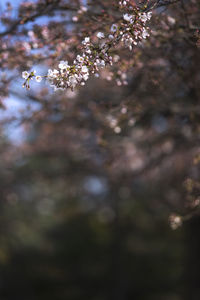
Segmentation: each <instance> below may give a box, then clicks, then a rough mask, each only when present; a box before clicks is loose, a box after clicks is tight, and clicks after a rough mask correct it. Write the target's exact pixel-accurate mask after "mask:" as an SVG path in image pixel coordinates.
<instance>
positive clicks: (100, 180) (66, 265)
mask: <svg viewBox="0 0 200 300" xmlns="http://www.w3.org/2000/svg"><path fill="white" fill-rule="evenodd" d="M37 2H38V3H39V4H40V5H41V4H43V5H44V7H45V5H46V6H47V7H49V5H50V7H49V10H47V11H46V10H44V11H43V10H42V9H41V6H38V7H39V8H38V7H37V8H35V7H34V8H31V6H30V7H29V10H28V12H27V10H26V9H25V8H26V7H25V6H24V7H23V6H22V7H21V8H20V12H21V14H22V16H23V14H24V15H25V16H26V17H27V14H28V17H30V15H31V12H34V13H35V9H41V11H40V13H41V16H43V17H44V16H47V17H48V18H47V21H48V20H49V18H50V20H51V17H52V14H53V17H55V16H57V14H58V12H57V11H56V10H55V11H54V10H52V11H51V9H54V6H52V7H51V3H54V2H55V1H37ZM57 2H58V3H57V4H59V3H61V4H62V5H63V3H65V4H70V3H69V2H68V1H57ZM78 2H79V1H74V2H73V5H75V6H76V5H78ZM33 3H35V2H34V1H33ZM49 3H50V4H49ZM181 3H182V4H180V3H178V4H177V5H174V6H170V7H167V8H166V7H164V9H163V8H162V9H160V8H158V9H157V10H155V12H154V18H153V21H152V23H151V29H152V35H151V37H150V39H149V40H148V41H147V42H146V43H145V45H141V46H140V47H138V48H137V49H135V50H134V51H135V52H134V53H128V54H127V52H126V51H124V50H120V55H121V60H120V62H119V66H120V70H123V72H125V71H126V69H127V67H129V69H128V79H127V80H128V85H127V86H117V85H116V83H115V82H114V80H113V81H106V80H104V79H91V80H90V81H89V82H88V84H87V86H86V87H83V88H81V89H80V90H79V91H75V92H74V93H72V92H70V91H65V92H61V91H57V92H55V93H54V92H52V91H51V90H50V89H49V88H48V87H47V85H46V84H44V85H42V86H41V87H40V88H39V87H38V85H37V86H36V85H34V86H33V89H31V90H30V91H24V90H22V89H21V80H19V78H18V77H19V75H18V74H19V72H21V71H22V70H24V69H26V68H27V67H28V65H29V66H30V61H32V62H31V64H32V65H31V66H35V65H36V66H39V67H38V68H40V70H41V69H42V68H43V69H45V68H46V67H47V66H51V65H52V64H53V63H55V64H56V62H55V55H57V57H59V59H66V58H67V59H68V55H71V54H68V53H67V54H65V52H66V51H64V50H62V51H63V52H62V51H61V50H60V49H57V48H56V47H58V46H59V45H60V44H59V43H60V40H62V39H63V41H64V42H65V38H66V37H68V35H70V34H72V33H73V34H74V32H76V33H77V40H74V41H73V42H74V43H75V44H73V45H75V46H71V44H72V43H70V47H71V48H75V51H76V43H77V44H78V42H80V41H79V40H78V38H79V33H80V30H82V29H80V27H81V26H82V27H81V28H86V29H87V30H89V28H90V29H91V27H90V26H91V23H90V22H91V20H89V21H88V18H87V15H86V17H85V19H84V16H81V17H80V22H78V23H77V24H75V25H74V24H73V23H72V24H71V26H72V27H69V22H68V23H67V26H66V27H63V26H64V25H65V24H63V22H61V19H60V15H59V14H58V16H59V18H58V19H57V20H56V21H54V22H55V23H51V25H49V26H48V29H49V30H50V33H49V35H50V37H52V39H53V40H52V41H51V43H50V42H49V41H46V43H47V44H48V43H49V47H50V50H51V51H50V52H51V53H52V57H50V56H49V54H48V55H46V57H45V55H44V57H43V58H41V57H40V56H38V53H36V54H35V52H34V49H32V50H33V51H32V50H30V52H29V53H27V52H26V51H24V49H23V47H22V46H23V45H18V46H17V45H16V43H15V41H16V40H17V38H19V39H22V41H23V42H24V40H23V39H24V34H25V35H26V34H27V32H28V31H30V27H26V26H21V27H20V26H19V28H18V27H17V29H16V28H15V29H14V30H13V31H12V32H11V33H6V34H4V35H3V34H2V35H1V36H0V38H1V46H2V49H1V50H2V51H0V55H1V56H0V70H1V82H0V85H1V92H0V96H1V102H2V108H1V114H2V117H1V134H0V193H1V194H0V195H1V197H0V299H2V300H13V299H20V300H27V299H28V300H40V299H41V300H45V299H48V300H51V299H52V300H65V299H69V300H79V299H81V300H84V299H87V300H90V299H91V300H106V299H108V300H122V299H123V300H132V299H137V300H182V299H184V300H186V299H187V300H198V299H200V282H199V281H200V276H199V275H200V274H199V270H200V260H199V253H200V238H199V229H200V218H199V201H200V198H199V196H200V183H199V173H200V170H199V163H200V157H199V153H200V147H199V139H200V121H199V120H200V105H199V100H200V92H199V82H200V81H199V79H200V72H199V70H200V68H199V67H200V52H199V46H198V41H199V35H198V30H197V29H198V28H199V11H200V7H199V3H198V1H195V0H191V1H182V2H181ZM3 4H4V3H3ZM52 5H53V4H52ZM59 5H60V4H59ZM101 5H102V6H103V7H104V9H105V11H106V9H108V13H110V12H111V8H112V1H102V3H100V4H99V2H98V1H97V2H95V3H94V1H88V7H89V13H91V14H95V13H96V12H97V15H98V17H99V18H101V17H102V16H101V15H100V16H99V6H101ZM73 8H74V6H73ZM32 9H33V11H32ZM113 9H114V8H113ZM58 11H59V9H58ZM61 12H62V17H66V18H68V19H67V20H68V21H69V20H71V19H70V18H69V16H71V15H73V14H74V9H73V10H72V11H70V10H69V12H66V11H65V10H63V11H62V10H61ZM14 13H15V18H16V16H17V17H18V18H19V19H20V18H21V15H20V14H19V15H18V14H17V8H15V10H14ZM59 13H60V12H59ZM9 18H10V17H9ZM9 18H8V20H6V22H7V23H8V25H6V24H7V23H6V22H5V20H4V18H3V17H2V18H1V21H2V22H4V25H3V26H4V27H5V28H6V26H7V27H8V28H10V27H9V26H11V25H12V22H11V24H10V23H9ZM23 20H24V19H23ZM45 20H46V19H45ZM93 21H94V20H93ZM36 22H37V19H36ZM40 22H41V24H40ZM40 22H38V23H37V26H36V25H35V24H34V23H33V27H31V29H33V31H34V33H35V36H36V38H39V39H41V41H40V42H41V49H43V48H42V45H43V46H44V44H45V41H42V37H41V31H40V29H41V28H43V27H44V26H45V25H44V24H43V22H44V19H42V21H40ZM48 22H49V21H48ZM94 24H95V25H94V27H95V26H96V27H95V28H94V32H95V30H96V29H98V30H99V27H101V26H105V23H98V24H97V23H95V22H94ZM22 25H23V24H22ZM55 25H56V26H57V28H60V31H59V34H58V39H56V38H55ZM27 26H29V23H28V25H27ZM34 26H35V27H34ZM84 26H85V27H84ZM98 26H99V27H98ZM40 27H41V28H40ZM5 28H3V30H4V29H5ZM63 28H65V32H63V30H64V29H63ZM71 30H73V31H71ZM3 32H4V33H5V32H6V31H3ZM91 32H92V29H91ZM62 34H63V36H62ZM80 39H81V35H80ZM8 40H9V41H10V40H11V44H12V43H13V45H11V44H10V47H9V48H6V50H5V49H4V48H3V45H4V43H7V41H8ZM67 43H68V39H67V40H66V47H69V45H68V44H67ZM14 46H15V47H14ZM20 47H21V48H20ZM71 48H70V50H71ZM3 49H4V50H3ZM55 49H56V50H55ZM39 50H40V49H39ZM39 50H38V51H39ZM54 50H55V53H54V52H53V51H54ZM73 50H74V49H73ZM5 51H7V58H5V57H4V55H3V54H2V53H5ZM59 51H60V52H59ZM14 53H15V56H13V55H14ZM58 54H59V55H58ZM65 55H66V56H65ZM13 58H15V61H13ZM28 58H29V60H28ZM41 61H44V64H42V65H41ZM13 64H14V66H15V70H13ZM114 68H115V67H114ZM10 71H11V72H10ZM118 71H119V70H118ZM15 72H16V74H15ZM109 72H114V71H113V70H112V71H105V73H103V74H102V76H103V77H108V75H109ZM113 74H115V75H113V76H114V77H115V76H118V75H119V74H118V73H117V71H116V72H114V73H113ZM116 74H118V75H116ZM18 83H19V85H18ZM13 98H15V99H17V103H20V110H19V111H18V113H17V114H15V115H14V116H13V115H11V114H10V113H8V114H6V116H5V115H4V114H5V112H7V111H9V109H10V106H9V105H8V103H9V101H11V99H13ZM24 103H25V104H24ZM22 104H23V105H22ZM17 108H18V107H15V106H14V111H15V110H17ZM3 116H4V117H3ZM17 128H20V130H21V132H22V135H18V133H17V131H16V129H17ZM8 129H9V130H8ZM10 132H11V133H13V132H14V134H12V135H11V136H12V138H13V135H14V140H13V139H12V138H11V137H10V135H9V134H8V133H10ZM172 214H178V215H180V216H181V218H182V219H181V220H182V221H183V225H182V226H181V227H179V228H178V229H177V230H172V228H171V227H170V224H169V216H170V215H172Z"/></svg>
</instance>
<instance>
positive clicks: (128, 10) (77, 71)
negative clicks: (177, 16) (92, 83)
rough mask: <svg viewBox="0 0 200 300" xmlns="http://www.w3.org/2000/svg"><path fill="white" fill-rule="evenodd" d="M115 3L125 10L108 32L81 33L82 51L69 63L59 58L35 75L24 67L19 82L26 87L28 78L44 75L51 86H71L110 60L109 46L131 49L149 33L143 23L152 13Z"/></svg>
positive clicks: (111, 59)
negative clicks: (82, 36) (56, 67)
mask: <svg viewBox="0 0 200 300" xmlns="http://www.w3.org/2000/svg"><path fill="white" fill-rule="evenodd" d="M119 6H120V8H121V9H123V10H125V12H124V13H123V18H122V20H121V21H120V22H118V23H116V24H112V25H111V27H110V30H109V32H108V33H103V32H98V33H97V34H96V37H97V40H98V42H93V41H91V38H90V37H85V38H84V40H83V41H82V47H81V49H82V53H81V54H79V55H77V56H76V58H75V59H74V61H73V64H71V65H70V64H69V63H68V61H60V63H59V65H58V69H54V70H51V69H49V70H48V73H47V75H45V76H36V75H35V72H31V73H28V72H27V71H24V72H23V73H22V77H23V78H24V79H25V80H26V81H25V83H24V85H23V86H26V87H27V88H29V81H30V79H33V78H35V79H36V81H37V82H40V81H41V80H42V77H45V78H47V80H48V82H49V83H50V86H52V87H54V89H55V90H57V89H62V90H63V89H66V88H71V90H73V89H74V88H75V87H76V86H77V85H85V82H86V81H87V80H88V78H89V75H90V74H94V75H95V76H97V77H98V76H99V71H100V69H101V68H104V67H105V66H106V65H112V64H113V56H112V55H111V53H110V50H111V49H112V48H113V47H116V46H117V45H119V44H120V43H122V44H123V45H124V46H125V47H128V48H129V49H130V50H132V49H133V47H134V45H137V44H138V43H139V42H140V41H142V40H143V39H146V38H147V37H148V36H149V33H148V27H146V23H147V21H149V20H150V19H151V15H152V13H151V12H147V13H145V12H140V10H139V8H138V7H135V6H133V5H131V3H130V2H129V1H128V0H127V1H120V2H119ZM124 82H126V81H124Z"/></svg>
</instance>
